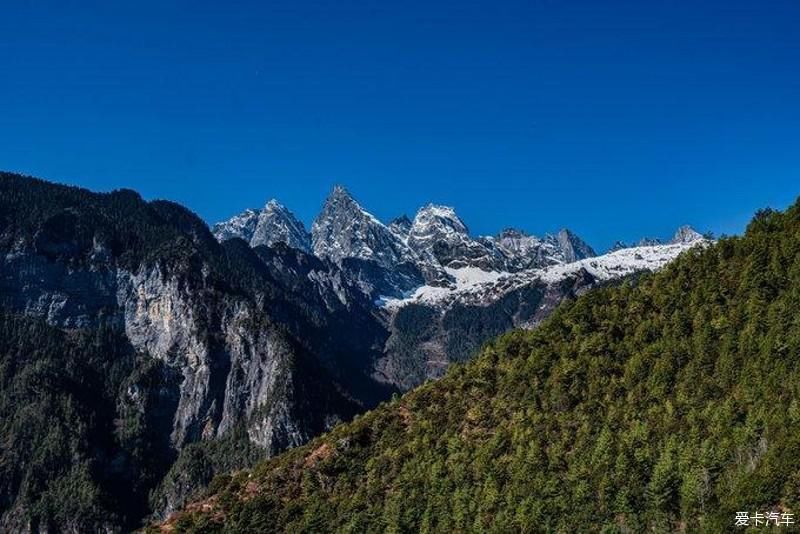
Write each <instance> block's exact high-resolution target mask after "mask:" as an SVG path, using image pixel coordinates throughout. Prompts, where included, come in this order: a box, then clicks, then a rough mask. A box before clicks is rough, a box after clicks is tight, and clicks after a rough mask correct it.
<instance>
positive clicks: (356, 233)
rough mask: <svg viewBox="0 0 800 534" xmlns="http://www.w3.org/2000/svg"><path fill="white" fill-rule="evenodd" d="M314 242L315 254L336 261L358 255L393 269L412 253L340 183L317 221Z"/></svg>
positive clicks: (313, 234)
mask: <svg viewBox="0 0 800 534" xmlns="http://www.w3.org/2000/svg"><path fill="white" fill-rule="evenodd" d="M311 241H312V247H313V250H314V254H316V255H317V256H319V257H320V258H327V259H330V260H332V261H334V262H340V261H341V260H343V259H344V258H358V259H364V260H373V261H375V262H377V263H378V264H379V265H381V266H383V267H387V268H391V267H394V266H396V265H397V264H399V263H401V262H403V261H405V260H407V259H409V258H410V256H411V253H410V251H409V250H408V247H406V245H405V243H403V241H402V240H401V239H400V238H398V237H397V236H396V235H395V234H394V233H392V232H391V231H390V230H389V228H388V227H387V226H386V225H384V224H383V223H382V222H380V221H379V220H378V219H377V218H376V217H375V216H373V215H372V214H371V213H369V212H368V211H366V210H365V209H364V208H362V207H361V205H360V204H359V203H358V202H356V200H355V199H354V198H353V197H352V196H351V195H350V193H349V192H348V191H347V190H346V189H345V188H344V187H342V186H340V185H337V186H336V187H334V188H333V191H331V194H330V195H329V196H328V198H327V200H325V204H324V205H323V206H322V211H320V213H319V215H318V216H317V218H316V219H315V220H314V224H313V225H312V226H311Z"/></svg>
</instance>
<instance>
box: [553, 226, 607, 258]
mask: <svg viewBox="0 0 800 534" xmlns="http://www.w3.org/2000/svg"><path fill="white" fill-rule="evenodd" d="M556 237H557V239H558V245H559V248H560V249H561V252H562V254H563V255H564V261H565V262H566V263H571V262H573V261H577V260H582V259H585V258H591V257H592V256H596V255H597V254H595V251H594V250H593V249H592V247H590V246H589V245H587V244H586V243H585V242H584V241H583V240H582V239H581V238H580V237H578V236H577V235H575V234H574V233H573V232H572V231H570V230H568V229H567V228H562V229H561V230H560V231H559V232H558V235H557V236H556Z"/></svg>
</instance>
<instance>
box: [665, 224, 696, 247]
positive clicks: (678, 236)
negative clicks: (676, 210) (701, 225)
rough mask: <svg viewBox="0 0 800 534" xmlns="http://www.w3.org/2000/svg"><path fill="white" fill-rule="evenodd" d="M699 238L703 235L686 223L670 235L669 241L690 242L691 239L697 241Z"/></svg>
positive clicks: (673, 242) (674, 242)
mask: <svg viewBox="0 0 800 534" xmlns="http://www.w3.org/2000/svg"><path fill="white" fill-rule="evenodd" d="M699 239H703V235H702V234H700V232H698V231H697V230H695V229H694V228H692V227H691V226H689V225H688V224H686V225H683V226H681V227H680V228H678V229H677V230H676V231H675V235H673V236H672V240H671V241H670V243H672V244H676V243H692V242H693V241H697V240H699Z"/></svg>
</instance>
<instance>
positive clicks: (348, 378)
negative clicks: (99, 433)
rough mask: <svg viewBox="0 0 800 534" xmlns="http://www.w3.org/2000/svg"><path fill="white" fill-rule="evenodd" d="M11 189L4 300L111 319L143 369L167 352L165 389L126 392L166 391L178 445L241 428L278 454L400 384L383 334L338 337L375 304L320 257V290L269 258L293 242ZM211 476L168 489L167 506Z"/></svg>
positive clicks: (182, 216)
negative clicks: (378, 376) (277, 246)
mask: <svg viewBox="0 0 800 534" xmlns="http://www.w3.org/2000/svg"><path fill="white" fill-rule="evenodd" d="M0 190H2V192H3V194H2V195H0V198H2V200H0V213H2V215H3V216H2V219H0V220H2V221H4V224H3V226H2V228H0V298H1V299H2V300H0V302H1V303H2V306H3V309H4V310H6V311H8V312H11V313H22V314H25V315H27V316H30V317H37V318H42V319H44V320H46V321H47V323H49V324H50V325H52V326H54V327H58V328H61V329H65V330H66V329H70V330H74V329H81V330H92V329H96V328H98V327H99V326H100V325H101V324H102V325H105V326H109V327H111V328H113V329H116V330H118V331H119V332H120V334H121V335H123V336H124V338H125V340H126V342H127V343H129V344H130V346H131V347H132V349H133V350H134V351H135V353H136V354H139V355H140V356H139V357H138V358H139V360H137V362H136V364H135V365H134V368H140V367H145V366H149V365H151V363H150V362H157V363H158V364H159V367H158V368H159V369H161V371H160V374H161V376H160V377H159V378H158V380H156V382H157V383H159V384H161V385H160V386H159V388H160V389H162V390H163V392H162V393H163V394H158V395H154V394H153V391H151V390H149V389H148V388H150V387H151V386H149V385H148V384H146V383H141V382H136V381H135V380H133V379H132V380H133V381H132V382H131V384H130V385H129V387H128V388H127V389H126V390H125V391H124V392H123V393H122V396H121V397H120V401H119V402H120V403H121V405H126V406H134V405H136V404H137V402H139V401H140V400H141V399H143V398H152V399H155V404H154V403H152V402H151V403H150V405H149V406H148V410H150V411H152V412H153V413H165V414H167V419H168V421H169V422H170V428H169V437H170V439H169V441H170V449H171V450H172V451H174V454H180V453H181V451H182V450H183V449H184V448H185V447H186V446H187V445H189V444H192V443H198V442H203V441H213V440H216V439H221V438H224V437H225V436H226V435H228V434H229V433H230V432H232V431H233V430H234V429H235V428H236V427H240V426H243V427H244V429H245V431H246V435H247V436H248V438H249V441H250V442H251V443H252V444H254V445H255V446H257V447H258V448H260V449H261V450H262V451H263V454H265V455H269V454H273V453H275V452H277V451H280V450H283V449H285V448H287V447H291V446H295V445H298V444H300V443H304V442H305V441H307V440H308V439H309V438H310V437H312V436H314V435H317V434H318V433H320V432H322V431H324V430H325V429H327V428H329V427H330V426H331V425H333V424H335V423H336V422H337V421H341V420H343V419H347V418H350V417H352V415H353V414H355V413H357V412H358V411H361V410H364V409H365V408H366V407H368V406H372V405H374V404H375V403H376V402H378V401H379V400H381V399H383V398H386V397H387V396H388V395H390V394H391V391H392V390H391V388H386V387H384V386H381V385H380V384H377V383H375V382H374V381H373V380H372V379H371V378H370V377H369V371H368V369H370V368H371V358H374V357H375V356H373V355H372V354H371V353H370V351H371V350H372V349H371V347H372V346H373V345H376V342H375V341H374V340H373V339H372V337H371V336H374V335H377V336H381V335H383V332H382V331H381V330H379V329H377V328H370V326H369V325H367V327H365V328H362V334H364V335H363V336H362V337H361V338H359V339H341V338H340V337H339V336H340V335H347V334H349V333H350V329H347V328H343V327H342V323H344V319H343V316H344V315H345V314H346V315H348V317H349V318H350V319H351V320H352V321H353V322H354V323H358V322H369V321H370V317H371V313H372V308H371V306H370V307H368V308H358V307H359V306H360V304H359V303H358V302H357V301H356V299H354V298H352V297H351V296H350V295H351V294H352V292H353V290H352V289H350V288H348V287H344V286H345V285H346V284H347V283H346V282H345V283H341V282H337V280H336V275H331V274H330V272H329V271H330V269H329V267H327V266H325V265H322V264H317V265H315V267H316V270H314V269H311V270H310V271H309V273H306V274H309V275H310V276H309V279H310V280H316V282H312V283H315V288H314V290H313V291H308V290H305V291H297V288H295V287H292V286H291V284H290V283H287V282H288V280H287V279H288V278H291V277H287V276H286V272H285V271H283V273H284V276H283V279H281V277H279V276H273V274H271V273H270V270H271V269H270V265H269V264H268V260H269V261H273V260H274V261H286V257H287V254H286V251H287V250H294V249H288V248H285V249H283V251H284V254H283V255H282V256H281V257H280V258H278V256H279V255H280V253H276V254H272V255H271V256H270V257H259V255H258V254H257V253H256V252H255V251H254V250H253V249H251V248H250V247H249V246H247V245H245V244H244V243H242V242H241V241H238V240H236V239H234V240H232V241H229V242H226V244H225V246H220V245H219V244H218V243H217V242H216V240H215V239H214V238H213V236H211V234H210V233H209V232H208V229H207V227H206V226H205V224H204V223H202V221H200V220H199V219H197V218H196V217H195V216H194V215H193V214H191V213H189V212H188V211H186V210H184V209H183V208H180V207H179V206H176V205H170V204H169V203H158V204H156V203H150V204H148V203H145V202H144V201H142V200H141V198H139V197H138V195H133V194H129V193H127V192H122V193H119V194H118V193H112V194H110V195H95V194H91V193H88V192H86V191H84V190H79V189H73V188H66V187H62V186H56V185H52V184H47V183H44V182H39V181H35V180H30V179H25V178H22V177H18V176H14V175H0ZM20 201H24V205H23V204H22V203H21V202H20ZM276 258H278V259H276ZM312 272H313V273H314V274H312ZM337 283H338V284H339V285H338V286H337ZM337 292H338V293H339V295H337ZM357 308H358V309H357ZM379 342H380V341H378V343H379ZM86 394H88V395H90V394H91V392H86ZM131 468H132V469H135V466H132V467H131ZM205 482H207V480H195V481H194V484H195V485H194V487H192V488H189V490H188V491H186V492H184V495H177V496H169V495H167V496H166V497H165V499H164V503H165V505H164V506H165V509H169V508H172V507H174V506H176V505H177V504H179V503H180V500H181V498H183V497H185V494H188V493H189V492H190V491H191V490H196V489H197V485H198V484H202V483H205ZM0 513H2V510H0Z"/></svg>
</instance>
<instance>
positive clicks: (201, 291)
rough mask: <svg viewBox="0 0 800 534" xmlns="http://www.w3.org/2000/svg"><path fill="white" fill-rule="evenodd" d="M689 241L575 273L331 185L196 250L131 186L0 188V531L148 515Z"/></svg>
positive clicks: (520, 240) (585, 258)
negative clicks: (367, 204)
mask: <svg viewBox="0 0 800 534" xmlns="http://www.w3.org/2000/svg"><path fill="white" fill-rule="evenodd" d="M707 243H708V240H707V239H705V238H703V237H702V236H700V235H699V234H697V233H696V232H694V231H692V230H691V229H688V228H683V229H681V230H680V231H679V232H678V233H677V234H676V237H675V238H674V239H673V240H672V241H671V242H669V243H666V244H656V245H652V246H641V247H632V248H625V249H621V250H617V251H614V252H611V253H608V254H605V255H601V256H596V255H595V253H594V251H593V250H592V249H591V248H590V247H589V246H588V245H586V244H585V243H584V242H583V241H582V240H580V239H579V238H578V237H577V236H575V235H574V234H572V233H571V232H569V231H567V230H562V231H561V232H559V233H558V234H556V235H553V236H545V237H544V238H537V237H534V236H530V235H527V234H525V233H523V232H521V231H518V230H512V229H509V230H505V231H503V232H501V233H500V234H499V235H497V236H494V237H473V236H471V235H470V233H469V231H468V229H467V226H466V225H465V224H464V222H463V221H462V220H461V219H460V218H459V217H458V216H457V215H456V214H455V212H454V211H453V210H452V209H451V208H447V207H442V206H434V205H429V206H425V207H423V208H422V209H420V210H419V212H418V213H417V214H416V216H415V217H414V219H413V220H411V219H409V218H407V217H401V218H398V219H396V220H394V221H392V222H391V223H389V224H388V225H387V224H384V223H382V222H380V221H379V220H378V219H377V218H375V217H374V216H372V215H370V214H369V212H367V211H366V210H365V209H364V208H362V207H361V206H360V205H359V204H358V203H357V202H356V201H355V200H354V199H353V198H352V196H351V195H350V194H349V193H348V192H347V191H346V190H345V189H344V188H342V187H337V188H335V189H334V190H333V192H332V193H331V195H330V197H329V198H328V199H327V200H326V202H325V205H324V206H323V208H322V210H321V212H320V214H319V216H318V217H317V219H316V220H315V221H314V224H313V225H312V228H311V231H310V232H308V231H307V230H306V229H305V228H304V226H303V224H302V223H301V222H300V221H298V220H297V218H296V217H295V216H294V215H293V214H292V213H291V212H290V211H289V210H288V209H286V208H285V207H283V206H281V205H280V204H279V203H278V202H276V201H270V202H268V203H267V204H266V205H265V207H264V208H263V209H261V210H248V211H246V212H244V213H242V214H240V215H238V216H236V217H234V218H232V219H230V220H229V221H226V222H224V223H220V224H217V225H215V226H214V227H213V234H212V231H210V230H209V228H208V226H207V225H206V224H205V223H204V222H203V221H202V220H200V219H199V218H198V217H197V216H196V215H195V214H193V213H192V212H190V211H189V210H187V209H185V208H183V207H181V206H179V205H177V204H174V203H171V202H166V201H153V202H146V201H144V200H142V198H141V197H140V196H139V195H138V194H137V193H135V192H133V191H129V190H121V191H115V192H112V193H108V194H99V193H92V192H90V191H87V190H84V189H80V188H74V187H67V186H62V185H56V184H52V183H48V182H45V181H42V180H37V179H34V178H29V177H24V176H20V175H15V174H10V173H0V329H2V331H3V332H4V333H5V334H4V335H5V338H4V339H5V340H6V343H5V344H0V348H2V353H0V358H2V360H0V378H2V380H3V388H2V389H0V420H2V421H4V423H7V424H4V425H2V426H0V443H8V444H13V446H9V447H3V448H0V480H2V481H3V482H2V484H0V530H5V531H17V530H25V529H31V528H32V529H34V530H58V529H63V527H64V525H68V526H69V528H71V529H73V530H78V531H82V530H90V531H98V530H105V529H117V528H123V529H129V528H133V527H134V526H136V525H138V524H139V521H140V520H141V519H142V517H144V516H145V515H146V514H151V513H154V514H155V515H156V516H157V517H164V516H165V515H166V514H168V513H169V512H171V511H173V510H175V509H176V508H177V507H179V506H180V505H181V504H182V503H183V502H184V501H185V499H186V498H187V497H188V496H190V495H192V494H193V493H195V492H196V491H198V490H199V489H201V488H202V487H203V486H204V485H205V484H207V483H208V482H209V481H210V480H211V477H212V476H213V474H214V473H215V472H218V471H221V470H232V469H236V468H240V467H243V466H246V465H249V464H251V463H252V462H253V461H255V460H256V459H258V458H263V457H267V456H271V455H274V454H276V453H278V452H280V451H282V450H284V449H286V448H289V447H294V446H297V445H300V444H302V443H305V442H307V441H308V440H309V439H311V438H313V437H314V436H316V435H319V434H320V433H322V432H324V431H326V430H328V429H330V428H332V427H333V426H334V425H335V424H337V423H338V422H341V421H343V420H348V419H350V418H352V417H353V416H354V415H356V414H358V413H362V412H364V411H365V410H368V409H370V408H372V407H375V406H377V405H378V404H379V403H381V402H383V401H386V400H388V399H390V398H391V396H392V395H393V394H394V393H398V392H402V391H405V390H408V389H410V388H412V387H415V386H417V385H419V384H421V383H422V382H424V381H425V380H427V379H430V378H437V377H439V376H441V375H442V373H443V372H444V370H445V369H446V368H447V366H448V365H449V364H450V363H451V362H454V361H464V360H466V359H469V358H470V357H471V356H472V355H473V354H474V353H475V352H476V351H477V349H478V348H479V347H480V346H481V345H482V344H484V343H485V342H486V341H488V340H489V339H491V338H493V337H494V336H496V335H498V334H501V333H503V332H505V331H507V330H510V329H513V328H515V327H525V328H532V327H534V326H535V325H537V324H539V323H540V322H541V320H542V319H543V318H544V317H546V316H547V315H548V314H549V313H550V312H551V311H552V310H553V309H554V308H555V307H556V306H557V305H558V304H559V303H560V302H561V301H563V300H564V299H570V298H572V297H574V296H576V295H578V294H580V293H583V292H585V291H587V290H588V289H589V288H591V287H593V286H596V285H598V284H605V283H610V282H613V281H614V280H617V279H620V278H621V277H625V276H627V275H630V274H635V273H637V272H640V271H644V270H653V269H658V268H661V267H663V266H664V265H665V264H667V263H668V262H670V261H671V260H673V259H674V258H675V257H677V256H678V255H679V254H680V253H682V252H683V251H685V250H688V249H689V248H692V247H695V246H704V245H705V244H707ZM78 405H80V406H81V407H82V408H81V409H80V410H77V411H76V410H73V409H72V408H71V407H72V406H78ZM20 406H28V407H30V408H29V410H27V411H25V410H19V407H20ZM26 414H27V415H26ZM34 420H35V421H36V422H35V423H30V424H28V423H27V421H34ZM48 488H50V490H48ZM53 488H62V489H63V491H62V490H58V491H56V490H55V489H53ZM65 488H73V489H75V488H79V489H80V491H77V490H67V489H65ZM31 526H32V527H31ZM29 527H30V528H29Z"/></svg>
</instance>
